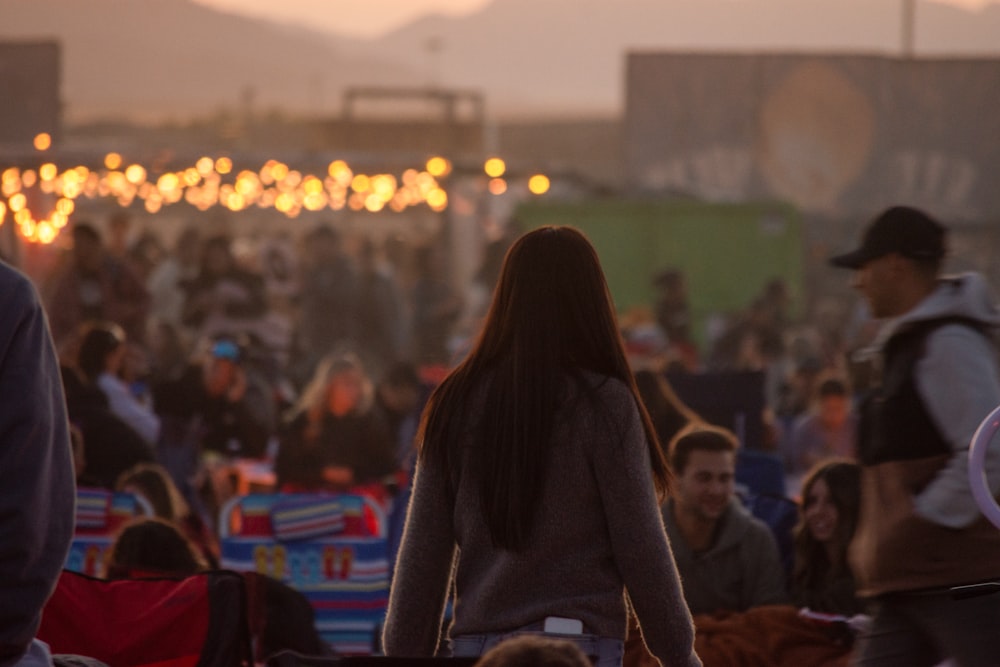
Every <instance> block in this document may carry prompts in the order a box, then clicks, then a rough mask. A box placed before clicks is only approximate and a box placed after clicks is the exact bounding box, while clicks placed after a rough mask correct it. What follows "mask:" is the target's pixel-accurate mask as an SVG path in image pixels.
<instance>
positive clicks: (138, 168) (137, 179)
mask: <svg viewBox="0 0 1000 667" xmlns="http://www.w3.org/2000/svg"><path fill="white" fill-rule="evenodd" d="M125 180H127V181H128V182H129V183H131V184H132V185H139V184H140V183H142V182H144V181H145V180H146V168H145V167H143V166H142V165H141V164H130V165H129V166H128V167H126V168H125Z"/></svg>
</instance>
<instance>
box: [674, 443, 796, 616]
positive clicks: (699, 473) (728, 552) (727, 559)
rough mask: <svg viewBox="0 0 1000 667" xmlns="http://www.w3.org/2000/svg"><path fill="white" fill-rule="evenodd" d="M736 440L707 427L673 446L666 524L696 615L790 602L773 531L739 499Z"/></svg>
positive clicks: (687, 594)
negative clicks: (746, 508) (736, 474)
mask: <svg viewBox="0 0 1000 667" xmlns="http://www.w3.org/2000/svg"><path fill="white" fill-rule="evenodd" d="M738 446H739V444H738V442H737V440H736V436H735V435H734V434H733V433H732V432H730V431H727V430H725V429H721V428H716V427H714V426H708V425H704V424H697V425H693V426H691V427H688V428H687V429H685V430H684V431H682V432H681V433H679V434H678V435H677V437H676V438H674V440H673V441H672V442H671V444H670V456H669V458H670V466H671V468H672V469H673V472H674V475H675V479H674V482H675V487H674V493H673V496H672V497H671V499H670V500H668V501H667V504H666V505H664V506H663V522H664V525H665V526H666V529H667V534H668V536H669V537H670V545H671V548H672V549H673V552H674V558H675V560H676V561H677V569H678V570H679V572H680V575H681V583H682V585H683V587H684V598H685V600H687V603H688V607H689V609H690V610H691V613H692V614H701V613H714V612H718V611H746V610H747V609H750V608H751V607H757V606H760V605H765V604H779V603H783V602H787V600H788V595H787V591H786V588H785V573H784V571H783V569H782V566H781V559H780V557H779V555H778V546H777V544H776V543H775V541H774V536H773V535H772V534H771V530H770V528H768V527H767V524H765V523H764V522H762V521H760V520H758V519H755V518H753V517H752V516H751V515H750V514H749V512H747V511H746V510H745V509H744V508H743V505H742V503H740V501H739V499H737V498H736V485H735V480H734V475H735V471H736V449H737V448H738Z"/></svg>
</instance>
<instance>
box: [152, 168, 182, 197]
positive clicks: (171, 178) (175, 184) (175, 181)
mask: <svg viewBox="0 0 1000 667" xmlns="http://www.w3.org/2000/svg"><path fill="white" fill-rule="evenodd" d="M180 184H181V179H180V178H178V177H177V174H174V173H171V172H167V173H166V174H163V175H162V176H160V178H159V179H157V181H156V187H157V189H158V190H159V191H160V192H168V191H170V190H176V189H177V188H179V187H180Z"/></svg>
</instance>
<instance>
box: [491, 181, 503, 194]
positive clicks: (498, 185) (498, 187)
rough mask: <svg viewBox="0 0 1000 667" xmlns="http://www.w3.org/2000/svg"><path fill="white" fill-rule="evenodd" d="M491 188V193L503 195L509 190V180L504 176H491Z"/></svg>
mask: <svg viewBox="0 0 1000 667" xmlns="http://www.w3.org/2000/svg"><path fill="white" fill-rule="evenodd" d="M489 190H490V194H491V195H502V194H503V193H505V192H507V181H505V180H504V179H502V178H491V179H490V184H489Z"/></svg>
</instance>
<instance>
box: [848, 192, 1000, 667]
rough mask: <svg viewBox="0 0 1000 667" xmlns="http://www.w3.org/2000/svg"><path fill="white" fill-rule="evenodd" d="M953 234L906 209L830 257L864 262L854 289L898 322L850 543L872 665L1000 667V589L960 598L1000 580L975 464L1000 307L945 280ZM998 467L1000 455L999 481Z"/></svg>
mask: <svg viewBox="0 0 1000 667" xmlns="http://www.w3.org/2000/svg"><path fill="white" fill-rule="evenodd" d="M945 236H946V232H945V229H944V228H943V227H942V226H941V225H940V224H939V223H938V222H937V221H935V220H933V219H932V218H931V217H930V216H928V215H927V214H925V213H924V212H922V211H919V210H917V209H913V208H908V207H903V206H897V207H893V208H890V209H888V210H886V211H884V212H883V213H882V214H881V215H879V216H878V217H877V218H875V220H874V221H873V222H872V223H871V225H870V226H869V227H868V229H867V231H866V232H865V235H864V240H863V242H862V244H861V247H860V248H858V249H857V250H855V251H854V252H851V253H847V254H845V255H840V256H837V257H833V258H832V259H831V260H830V261H831V263H832V264H833V265H834V266H838V267H844V268H850V269H854V271H855V276H854V281H853V286H854V287H855V288H856V289H857V290H858V291H859V292H861V294H862V295H863V296H864V297H865V299H866V301H867V302H868V305H869V307H870V309H871V313H872V315H873V316H874V317H876V318H883V319H885V320H886V321H885V322H884V324H883V326H882V329H881V331H880V332H879V335H878V337H877V338H876V341H875V343H874V346H873V348H874V350H876V355H877V361H878V362H879V367H880V371H879V374H880V379H881V383H880V386H878V387H876V388H875V389H874V390H873V391H872V392H871V394H870V395H869V396H868V397H867V398H866V399H865V401H864V403H863V405H862V407H861V420H860V423H859V433H858V448H859V457H860V460H861V464H862V487H861V514H860V518H859V521H858V528H857V532H856V533H855V537H854V540H853V542H852V543H851V548H850V562H851V567H852V569H853V573H854V576H855V579H856V581H857V584H858V593H859V595H861V596H863V597H866V598H869V599H870V601H871V605H870V612H871V614H872V617H873V618H872V625H871V628H870V629H869V631H868V632H867V633H866V634H865V636H864V637H863V638H862V640H861V645H860V647H859V650H858V654H857V655H858V664H859V665H863V666H873V665H898V666H903V665H906V666H907V667H920V666H921V665H927V666H928V667H930V666H932V665H936V664H938V663H939V662H940V661H941V660H943V659H945V658H951V659H952V660H954V661H956V663H957V664H958V665H960V666H961V667H968V666H970V665H983V666H986V665H998V664H1000V632H998V630H1000V625H998V619H1000V595H993V594H990V595H983V596H979V597H974V598H971V599H962V600H958V599H954V597H953V595H952V594H951V590H950V589H951V587H952V586H955V585H960V584H970V583H978V582H984V581H990V580H996V579H998V578H1000V531H998V530H997V529H996V528H994V527H993V526H992V525H991V524H989V523H988V522H987V521H986V519H984V518H983V516H982V515H981V514H980V512H979V509H978V507H977V506H976V503H975V501H974V500H973V497H972V494H971V491H970V490H969V483H968V473H967V465H968V446H969V442H970V441H971V439H972V436H973V434H974V433H975V431H976V429H977V428H978V426H979V424H980V422H981V421H982V420H983V419H984V418H985V417H986V415H987V414H989V413H990V412H991V411H992V410H993V409H994V408H995V407H996V406H997V404H998V403H1000V377H998V371H997V361H996V348H995V347H994V345H993V341H992V336H993V334H994V331H995V329H996V328H997V327H998V326H1000V312H998V311H997V308H996V306H995V305H994V299H993V297H992V295H991V294H990V293H989V289H988V287H987V285H986V283H985V281H984V280H983V278H982V277H981V276H979V275H978V274H975V273H966V274H962V275H959V276H951V277H942V276H941V267H942V264H943V260H944V256H945ZM993 449H994V450H995V449H996V448H995V447H994V448H993ZM998 464H1000V461H997V452H996V451H994V452H992V453H991V456H990V457H988V461H987V474H988V477H989V478H990V480H991V482H992V488H994V489H995V488H997V482H998V481H1000V474H998V468H1000V465H998Z"/></svg>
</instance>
